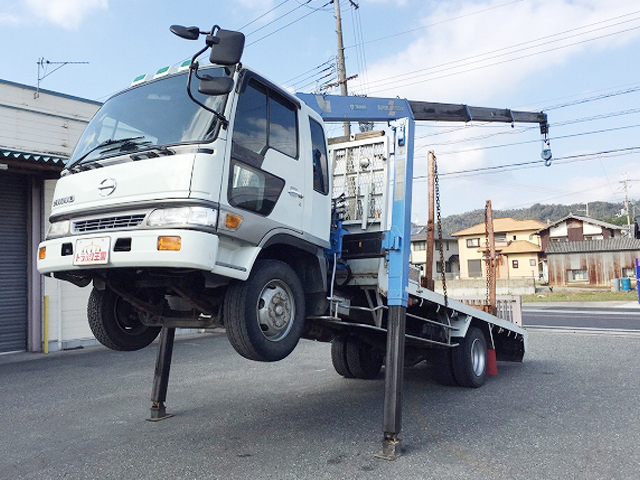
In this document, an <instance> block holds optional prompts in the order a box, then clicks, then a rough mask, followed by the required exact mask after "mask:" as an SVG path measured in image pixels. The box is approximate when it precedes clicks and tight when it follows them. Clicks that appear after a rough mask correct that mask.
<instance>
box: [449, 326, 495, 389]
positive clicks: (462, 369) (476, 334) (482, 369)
mask: <svg viewBox="0 0 640 480" xmlns="http://www.w3.org/2000/svg"><path fill="white" fill-rule="evenodd" d="M451 355H452V361H453V374H454V376H455V379H456V380H457V382H458V383H459V384H460V385H461V386H463V387H469V388H479V387H481V386H482V385H484V382H485V380H486V378H487V340H486V339H485V337H484V334H483V333H482V331H481V330H480V329H479V328H477V327H469V330H468V331H467V335H466V336H465V337H464V338H463V339H461V340H460V345H459V346H458V347H455V348H454V349H453V351H452V352H451Z"/></svg>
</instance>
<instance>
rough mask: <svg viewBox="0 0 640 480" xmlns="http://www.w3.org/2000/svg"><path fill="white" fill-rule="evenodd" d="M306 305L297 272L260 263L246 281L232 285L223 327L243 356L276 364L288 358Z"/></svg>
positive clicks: (276, 263)
mask: <svg viewBox="0 0 640 480" xmlns="http://www.w3.org/2000/svg"><path fill="white" fill-rule="evenodd" d="M304 318H305V303H304V291H303V289H302V283H301V282H300V279H299V278H298V275H296V272H294V271H293V269H292V268H291V267H290V266H289V265H288V264H286V263H284V262H281V261H279V260H259V261H257V262H256V263H255V265H254V267H253V271H252V272H251V275H250V276H249V278H248V279H247V281H246V282H233V283H231V284H230V285H229V287H228V288H227V292H226V294H225V301H224V325H225V328H226V330H227V337H228V338H229V341H230V342H231V345H232V346H233V348H234V349H235V350H236V351H237V352H238V353H239V354H240V355H242V356H243V357H245V358H248V359H249V360H256V361H260V362H276V361H278V360H282V359H283V358H285V357H287V356H288V355H289V354H290V353H291V352H292V351H293V349H294V348H295V347H296V345H297V344H298V340H300V337H301V336H302V331H303V329H304Z"/></svg>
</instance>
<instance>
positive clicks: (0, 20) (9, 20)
mask: <svg viewBox="0 0 640 480" xmlns="http://www.w3.org/2000/svg"><path fill="white" fill-rule="evenodd" d="M19 23H20V17H18V16H17V15H12V14H10V13H0V25H7V26H15V25H18V24H19Z"/></svg>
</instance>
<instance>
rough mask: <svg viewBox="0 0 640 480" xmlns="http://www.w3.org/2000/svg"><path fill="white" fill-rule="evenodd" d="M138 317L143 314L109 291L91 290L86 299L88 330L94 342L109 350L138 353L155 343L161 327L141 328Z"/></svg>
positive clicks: (141, 324)
mask: <svg viewBox="0 0 640 480" xmlns="http://www.w3.org/2000/svg"><path fill="white" fill-rule="evenodd" d="M140 315H143V314H142V313H141V312H140V311H138V310H136V309H135V308H134V307H133V305H131V304H130V303H128V302H126V301H125V300H123V299H122V297H120V296H119V295H117V294H116V293H115V292H114V291H113V290H111V289H109V288H106V289H104V290H98V289H96V288H94V289H93V290H92V291H91V295H89V302H88V304H87V317H88V319H89V327H90V328H91V331H92V332H93V334H94V336H95V337H96V339H98V341H99V342H100V343H101V344H103V345H104V346H105V347H107V348H110V349H111V350H123V351H133V350H140V349H142V348H144V347H146V346H147V345H149V344H150V343H151V342H153V341H154V340H155V338H156V337H157V336H158V334H159V333H160V327H149V326H146V325H144V324H143V323H142V322H141V321H140Z"/></svg>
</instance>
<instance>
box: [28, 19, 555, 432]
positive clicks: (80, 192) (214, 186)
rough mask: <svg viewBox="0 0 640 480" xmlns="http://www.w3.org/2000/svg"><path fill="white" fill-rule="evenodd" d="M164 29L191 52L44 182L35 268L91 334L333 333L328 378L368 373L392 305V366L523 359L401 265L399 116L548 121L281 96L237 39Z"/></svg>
mask: <svg viewBox="0 0 640 480" xmlns="http://www.w3.org/2000/svg"><path fill="white" fill-rule="evenodd" d="M172 31H173V32H174V33H176V34H178V35H180V36H182V37H184V38H188V39H197V38H198V37H199V36H200V35H201V34H204V35H206V46H205V47H204V48H203V49H202V50H200V51H199V52H198V53H196V55H194V57H193V59H192V60H191V61H190V62H185V64H183V66H182V67H181V68H179V69H177V70H176V71H173V69H163V70H161V71H159V72H158V73H157V74H156V75H154V76H153V77H150V76H145V77H140V78H137V79H136V80H135V81H134V83H133V85H132V86H131V87H130V88H129V89H127V90H124V91H123V92H121V93H118V94H116V95H114V96H113V97H112V98H110V99H109V100H107V101H106V102H105V103H104V105H103V106H102V108H101V109H100V110H99V111H98V112H97V113H96V115H95V117H94V118H93V120H92V121H91V122H90V123H89V125H88V126H87V128H86V130H85V132H84V133H83V135H82V137H81V138H80V140H79V142H78V144H77V147H76V149H75V151H74V153H73V155H72V157H71V159H70V160H69V162H68V163H67V165H66V167H65V169H64V170H63V172H62V175H61V178H60V180H59V181H58V183H57V185H56V189H55V194H54V200H53V205H52V210H51V216H50V228H49V230H48V233H47V236H46V240H45V241H44V242H42V243H41V244H40V247H39V252H38V269H39V271H40V272H41V273H42V274H45V275H52V276H53V277H55V278H59V279H61V280H66V281H69V282H72V283H74V284H75V285H79V286H87V285H90V284H91V285H92V292H91V295H90V298H89V303H88V319H89V324H90V326H91V329H92V331H93V333H94V334H95V336H96V338H97V339H98V340H99V341H100V342H101V343H103V344H104V345H105V346H107V347H109V348H111V349H116V350H137V349H140V348H143V347H145V346H147V345H149V344H150V343H151V342H152V341H153V340H154V339H155V338H156V337H157V335H158V334H159V332H160V331H161V328H162V327H167V328H176V327H178V328H180V327H190V328H207V327H213V326H220V325H223V326H224V327H225V329H226V332H227V335H228V337H229V340H230V342H231V344H232V345H233V347H234V348H235V349H236V350H237V351H238V353H240V354H241V355H243V356H244V357H246V358H249V359H252V360H258V361H277V360H280V359H283V358H284V357H286V356H287V355H288V354H289V353H290V352H291V351H292V350H293V349H294V347H295V346H296V344H297V343H298V341H299V339H300V338H309V339H314V340H319V341H331V342H332V349H331V354H332V361H333V365H334V366H335V369H336V371H337V372H338V373H339V374H341V375H343V376H345V377H357V378H374V377H376V376H377V375H378V374H379V372H380V370H381V367H382V365H383V362H384V358H385V352H387V354H388V350H389V348H388V347H387V345H388V341H389V340H388V335H387V332H388V330H390V325H391V323H392V322H393V321H394V319H393V313H392V312H393V309H394V307H398V306H399V307H401V308H402V311H401V313H402V320H403V323H402V329H401V330H400V331H399V333H398V332H396V336H397V335H398V334H399V335H400V338H401V341H400V343H401V344H402V349H401V350H399V352H400V355H401V356H402V361H404V360H406V362H408V363H410V364H415V363H417V362H420V361H422V360H425V359H426V360H430V361H432V362H435V363H436V364H437V369H436V371H437V372H438V375H439V377H440V379H441V380H442V381H443V382H445V383H450V384H459V385H464V386H469V387H479V386H481V385H482V384H483V383H484V381H485V376H486V371H487V355H488V349H489V350H495V352H496V355H497V358H498V359H504V360H512V361H521V360H522V358H523V355H524V353H525V350H526V338H527V336H526V332H525V331H524V330H523V329H522V328H520V327H518V326H517V325H515V324H513V323H512V322H509V321H507V320H503V319H500V318H497V317H495V316H493V315H489V314H487V313H484V312H482V311H480V310H477V309H475V308H472V307H470V306H467V305H464V304H462V303H460V302H457V301H453V300H451V299H447V298H446V297H443V296H441V295H438V294H436V293H434V292H432V291H429V290H426V289H424V288H422V287H421V285H420V278H419V272H418V271H417V270H413V271H411V272H410V270H411V269H410V268H409V262H408V251H409V241H408V239H409V235H408V232H409V230H408V229H409V223H410V222H408V219H409V218H410V217H409V210H410V194H411V172H412V170H411V162H412V154H413V152H412V148H413V121H414V120H416V119H417V120H451V121H468V120H472V119H480V120H486V121H504V122H515V121H528V122H538V123H540V124H541V125H542V126H544V128H546V115H544V114H542V113H531V114H528V113H526V112H512V111H509V110H497V109H482V108H475V107H467V106H464V105H446V104H435V103H426V102H408V101H405V100H401V99H376V98H360V97H320V96H315V95H298V96H296V95H292V94H291V93H289V92H288V91H286V90H285V89H283V88H280V87H278V86H277V85H275V84H274V83H272V82H270V81H269V80H267V79H266V78H264V77H262V76H260V75H259V74H257V73H256V72H254V71H252V70H250V69H248V68H246V67H244V66H243V65H242V64H241V63H240V57H241V54H242V50H243V46H244V36H243V35H242V34H241V33H238V32H232V31H227V30H222V29H220V28H219V27H217V26H216V27H214V28H213V29H212V30H211V31H210V32H200V31H199V29H198V28H197V27H188V28H185V27H179V26H174V27H172ZM208 49H210V50H211V52H210V56H209V60H210V65H207V66H202V65H200V64H199V61H198V58H199V57H200V56H201V55H202V54H203V53H204V52H205V51H206V50H208ZM196 81H197V83H198V86H197V88H195V86H194V84H195V83H196ZM185 85H186V88H185ZM325 120H332V121H342V120H351V121H358V120H368V121H386V122H392V123H391V126H392V127H393V130H394V132H395V133H394V135H393V140H392V141H388V140H387V138H386V137H383V136H374V135H369V137H370V138H368V139H364V140H358V141H354V142H347V143H346V144H342V145H334V146H332V149H331V151H330V149H329V147H328V145H327V140H326V138H325V129H324V123H323V122H324V121H325ZM543 133H545V134H546V131H544V132H543ZM390 312H391V313H390ZM405 314H406V316H405ZM405 322H406V323H405ZM389 337H390V335H389ZM396 353H397V351H396ZM389 362H390V360H389V357H387V362H386V365H387V368H388V369H389V368H390V365H389ZM385 431H386V430H385Z"/></svg>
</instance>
